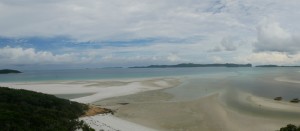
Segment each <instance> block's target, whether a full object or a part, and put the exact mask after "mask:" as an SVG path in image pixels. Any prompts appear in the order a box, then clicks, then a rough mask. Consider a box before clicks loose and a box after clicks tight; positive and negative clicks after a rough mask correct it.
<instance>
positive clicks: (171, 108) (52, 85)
mask: <svg viewBox="0 0 300 131" xmlns="http://www.w3.org/2000/svg"><path fill="white" fill-rule="evenodd" d="M219 79H221V78H219ZM185 80H186V79H185V78H182V77H166V78H161V77H158V78H147V79H145V78H141V79H126V80H124V79H121V80H120V79H111V80H79V81H78V80H76V81H60V82H52V81H51V82H25V83H22V82H18V83H0V85H1V86H9V87H10V88H16V89H27V90H33V91H38V92H42V93H48V94H54V95H55V94H56V95H57V94H59V95H62V96H63V95H77V96H75V97H77V98H73V99H71V100H73V101H77V102H82V103H86V104H93V105H96V106H97V105H98V106H99V105H101V107H103V108H109V109H112V110H117V112H116V113H115V114H114V115H111V114H98V115H94V116H86V117H81V118H80V120H84V121H85V122H86V123H88V124H89V125H90V126H91V127H93V128H95V129H96V130H100V129H105V130H110V131H116V130H121V131H131V130H132V129H137V130H143V131H144V130H145V131H148V130H149V131H153V130H163V131H164V130H175V131H176V130H180V129H182V130H195V131H196V130H209V131H219V130H224V131H240V130H244V131H252V130H278V129H280V127H283V126H285V125H287V124H297V123H296V122H298V121H300V117H297V116H300V105H298V104H294V103H289V102H287V101H275V100H273V98H265V97H259V96H255V95H253V94H251V93H248V92H243V91H242V90H239V89H237V90H235V91H234V90H229V89H227V88H220V89H217V90H216V91H215V92H208V93H210V94H207V95H204V96H203V97H200V98H198V99H187V100H185V101H180V100H178V99H174V94H169V93H168V92H167V91H166V90H164V89H167V88H169V89H170V90H172V89H173V88H172V87H178V86H179V85H181V84H182V83H184V82H185ZM203 82H206V81H203ZM224 82H226V81H224ZM210 84H214V83H210ZM220 84H222V83H218V84H217V86H218V85H220ZM207 86H209V84H208V85H207ZM169 89H167V90H169ZM201 90H202V91H203V92H206V90H207V89H206V88H205V87H203V88H201V89H200V90H197V91H200V92H201ZM285 114H288V115H285ZM295 114H296V117H291V115H295ZM182 120H184V121H182ZM249 123H252V124H249ZM253 124H255V125H256V126H255V127H253V126H252V125H253Z"/></svg>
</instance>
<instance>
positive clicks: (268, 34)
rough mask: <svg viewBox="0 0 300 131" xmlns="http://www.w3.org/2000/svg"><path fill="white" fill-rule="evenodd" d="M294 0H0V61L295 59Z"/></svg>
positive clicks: (31, 64)
mask: <svg viewBox="0 0 300 131" xmlns="http://www.w3.org/2000/svg"><path fill="white" fill-rule="evenodd" d="M299 7H300V1H299V0H0V61H1V62H0V68H21V69H50V68H100V67H129V66H145V65H152V64H178V63H241V64H246V63H252V64H254V65H260V64H279V65H300V25H299V23H300V8H299Z"/></svg>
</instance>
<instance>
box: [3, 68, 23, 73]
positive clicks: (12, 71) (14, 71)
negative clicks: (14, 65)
mask: <svg viewBox="0 0 300 131" xmlns="http://www.w3.org/2000/svg"><path fill="white" fill-rule="evenodd" d="M9 73H22V72H21V71H18V70H10V69H3V70H0V74H9Z"/></svg>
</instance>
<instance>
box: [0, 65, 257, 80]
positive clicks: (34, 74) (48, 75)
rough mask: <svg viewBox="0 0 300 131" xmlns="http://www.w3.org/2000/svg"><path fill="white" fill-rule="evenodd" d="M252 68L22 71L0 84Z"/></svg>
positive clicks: (190, 73) (216, 72)
mask: <svg viewBox="0 0 300 131" xmlns="http://www.w3.org/2000/svg"><path fill="white" fill-rule="evenodd" d="M251 70H252V68H222V67H218V68H209V67H208V68H107V69H70V70H21V71H22V72H23V73H21V74H5V75H0V82H12V81H14V82H17V81H48V80H90V79H114V78H118V79H122V78H147V77H164V76H184V75H209V74H220V75H221V74H226V73H234V72H239V71H250V72H251Z"/></svg>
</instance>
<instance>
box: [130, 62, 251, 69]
mask: <svg viewBox="0 0 300 131" xmlns="http://www.w3.org/2000/svg"><path fill="white" fill-rule="evenodd" d="M176 67H252V64H233V63H226V64H194V63H182V64H177V65H150V66H134V67H129V68H176Z"/></svg>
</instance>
